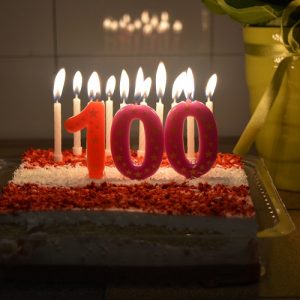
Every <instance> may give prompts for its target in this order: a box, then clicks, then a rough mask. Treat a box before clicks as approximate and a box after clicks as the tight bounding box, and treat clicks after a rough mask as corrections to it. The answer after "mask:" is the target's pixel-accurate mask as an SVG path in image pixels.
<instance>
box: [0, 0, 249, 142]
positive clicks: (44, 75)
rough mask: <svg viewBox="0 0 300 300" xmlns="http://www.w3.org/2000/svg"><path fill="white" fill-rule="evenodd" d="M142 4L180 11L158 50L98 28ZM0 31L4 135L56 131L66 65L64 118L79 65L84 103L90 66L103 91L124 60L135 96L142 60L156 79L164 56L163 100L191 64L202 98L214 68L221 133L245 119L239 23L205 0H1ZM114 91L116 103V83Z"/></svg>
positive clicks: (235, 130)
mask: <svg viewBox="0 0 300 300" xmlns="http://www.w3.org/2000/svg"><path fill="white" fill-rule="evenodd" d="M128 7H130V8H131V9H128ZM143 8H147V9H150V10H154V11H161V10H169V11H170V13H171V15H172V14H173V15H174V16H176V17H179V18H182V19H183V21H184V24H186V26H185V29H184V31H183V33H182V36H181V39H182V40H181V41H179V42H178V41H177V44H176V43H175V44H172V43H171V47H169V49H161V50H157V51H156V49H154V50H151V49H150V50H149V49H148V48H147V46H146V50H145V49H143V50H141V51H139V50H138V51H137V52H136V53H134V51H128V49H127V50H126V49H123V50H122V49H121V48H120V44H119V45H117V47H116V48H115V50H113V49H108V48H107V47H106V44H105V43H106V41H105V36H103V33H101V30H102V26H101V22H102V21H101V20H102V19H103V18H104V16H106V15H111V14H116V16H119V15H121V14H123V13H126V12H131V11H132V13H138V12H139V11H142V9H143ZM0 38H1V39H0V40H1V42H0V82H1V84H0V86H1V97H0V99H1V100H0V101H1V102H0V103H1V104H0V105H1V106H0V122H1V126H0V139H7V138H51V137H52V136H53V134H52V131H53V129H52V124H53V121H52V120H53V116H52V110H53V108H52V104H53V102H52V88H53V79H54V75H55V73H56V71H57V70H58V69H59V68H60V67H62V66H64V67H65V68H66V71H67V78H66V83H65V87H64V91H63V96H62V110H63V119H66V118H67V117H68V116H70V115H71V110H72V105H71V102H72V101H71V100H72V98H73V93H72V77H73V74H74V73H75V71H76V70H77V69H79V70H81V72H82V73H83V76H84V87H83V90H82V93H81V98H82V100H83V102H84V103H86V102H87V100H86V81H87V79H88V77H89V75H90V73H91V72H92V71H93V70H97V71H98V72H99V74H100V76H101V81H102V91H104V89H105V87H104V84H105V81H106V79H107V78H108V77H109V76H110V75H111V74H114V75H116V76H117V81H118V80H119V77H120V73H121V70H122V68H126V69H127V71H128V74H129V77H130V79H131V83H132V84H131V91H130V96H131V98H132V95H133V89H134V87H133V82H134V81H135V75H136V71H137V69H138V67H139V66H140V65H141V66H142V67H143V69H144V72H145V74H146V75H147V76H151V77H152V79H155V72H156V68H157V64H158V63H159V61H161V60H162V61H164V63H165V65H166V68H167V72H168V83H167V84H168V86H167V90H166V97H165V99H164V103H165V105H166V107H169V106H170V103H171V100H170V96H171V88H172V84H173V81H174V79H175V77H176V76H177V75H178V74H179V73H180V72H181V71H182V70H184V69H186V68H187V67H191V68H192V69H193V72H194V76H195V81H196V91H195V96H196V98H200V99H204V89H205V85H206V82H207V79H208V78H209V76H210V75H211V74H212V72H216V73H217V74H218V77H219V81H218V86H217V89H216V92H215V96H214V99H213V100H214V103H215V116H216V119H217V123H218V128H219V133H220V135H221V136H237V135H239V134H240V133H241V131H242V129H243V127H244V126H245V124H246V122H247V119H248V94H247V89H246V83H245V76H244V66H243V43H242V28H241V27H240V25H239V24H236V23H235V22H233V21H231V20H230V19H229V18H227V17H226V16H212V15H211V14H210V13H209V12H208V11H207V10H206V9H205V8H204V7H203V6H202V4H201V1H200V0H186V1H172V0H168V1H167V0H166V1H158V0H152V1H148V0H143V1H141V0H110V1H109V0H43V1H40V0H2V1H1V3H0ZM175 42H176V41H175ZM121 45H123V44H122V43H121ZM172 45H173V46H172ZM129 46H130V45H129ZM154 48H155V46H154ZM126 51H127V52H126ZM120 53H121V54H120ZM102 96H103V97H104V93H102ZM113 98H114V100H115V109H117V108H118V105H119V104H118V103H119V101H120V100H119V91H118V89H117V91H116V92H115V95H114V97H113ZM155 101H156V100H155V88H154V87H152V91H151V94H150V97H149V100H148V103H149V105H151V106H152V107H154V104H155ZM63 134H64V136H65V137H69V135H68V134H67V133H66V132H64V133H63Z"/></svg>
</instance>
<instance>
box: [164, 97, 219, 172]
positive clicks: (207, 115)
mask: <svg viewBox="0 0 300 300" xmlns="http://www.w3.org/2000/svg"><path fill="white" fill-rule="evenodd" d="M189 116H192V117H194V118H195V119H196V122H197V124H198V130H199V132H198V133H199V134H198V136H199V152H198V156H197V160H196V162H195V163H191V162H190V161H189V160H188V159H187V158H186V156H185V150H184V143H183V128H184V121H185V119H186V118H187V117H189ZM165 147H166V152H167V155H168V160H169V162H170V164H171V166H172V167H173V168H174V169H175V171H177V172H178V173H180V174H182V175H184V176H185V177H187V178H191V177H199V176H201V175H203V174H205V173H206V172H207V171H208V170H210V168H211V167H212V165H213V164H214V162H215V160H216V157H217V148H218V134H217V127H216V122H215V119H214V117H213V114H212V113H211V111H210V110H209V109H208V108H207V107H206V106H205V105H204V104H202V103H201V102H199V101H193V102H192V101H191V100H187V101H182V102H180V103H178V104H177V105H176V106H175V107H174V108H172V109H171V110H170V111H169V114H168V116H167V119H166V124H165Z"/></svg>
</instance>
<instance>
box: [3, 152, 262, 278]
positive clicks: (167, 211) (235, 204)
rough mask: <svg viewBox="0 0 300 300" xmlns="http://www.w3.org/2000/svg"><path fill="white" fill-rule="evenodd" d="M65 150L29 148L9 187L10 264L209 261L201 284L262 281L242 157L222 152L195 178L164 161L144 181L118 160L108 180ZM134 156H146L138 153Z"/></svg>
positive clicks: (6, 189)
mask: <svg viewBox="0 0 300 300" xmlns="http://www.w3.org/2000/svg"><path fill="white" fill-rule="evenodd" d="M63 156H64V161H63V162H54V161H53V151H52V150H38V149H30V150H28V151H27V152H26V153H25V154H24V156H23V159H22V163H21V165H20V166H19V167H18V168H17V169H16V170H15V172H14V175H13V178H12V180H11V181H10V182H9V183H8V184H7V185H6V186H5V187H4V188H3V190H2V194H1V198H0V212H1V214H0V225H2V227H3V228H5V229H6V230H7V231H6V236H7V233H9V232H10V230H12V231H13V232H14V233H13V237H12V238H11V239H9V241H10V242H7V241H8V239H5V241H6V242H7V243H8V245H6V247H8V248H9V249H10V250H9V251H5V253H0V254H1V255H0V258H1V262H2V263H3V262H5V263H6V264H7V263H9V262H12V261H13V264H16V263H21V265H24V264H25V265H27V264H29V265H32V264H33V265H36V264H41V265H44V264H47V265H48V264H49V262H51V263H50V264H52V263H53V264H58V265H61V264H62V265H74V264H75V265H78V264H79V265H106V264H107V263H108V264H110V265H113V266H122V267H123V268H124V267H126V266H127V267H128V265H130V266H132V265H133V266H135V267H138V269H139V267H141V266H145V265H148V264H149V263H150V265H151V267H153V266H154V267H155V268H157V267H158V266H164V268H169V267H172V268H173V267H174V266H176V267H188V268H193V267H195V266H197V267H199V266H201V268H200V269H201V270H202V271H203V270H206V271H205V272H206V275H205V276H204V277H202V276H200V277H199V278H198V279H197V280H198V281H201V280H204V281H205V280H210V281H211V280H212V281H217V282H218V283H224V282H226V283H228V282H229V283H230V282H252V281H256V280H257V279H258V277H259V263H258V256H257V244H256V232H257V224H256V221H255V209H254V205H253V202H252V200H251V196H250V192H249V186H248V182H247V176H246V174H245V172H244V170H243V163H242V162H241V159H240V157H238V156H236V155H232V154H221V153H219V154H218V156H217V160H216V162H215V164H214V166H213V167H212V168H211V170H210V171H209V172H208V173H207V174H206V175H204V176H202V177H199V178H193V179H189V180H187V179H186V178H185V177H183V176H182V175H179V174H178V173H176V172H175V171H174V170H173V169H172V168H171V167H170V165H169V162H168V160H167V158H165V157H164V159H163V160H162V162H161V166H160V168H159V170H158V171H157V172H156V173H155V174H154V175H153V176H151V177H150V178H147V179H145V180H142V181H139V180H129V179H128V178H126V177H124V176H123V175H121V174H120V172H118V170H117V169H116V168H115V166H114V162H113V160H112V159H111V157H108V158H107V159H106V163H105V173H104V174H105V175H104V177H103V178H102V179H98V180H92V179H90V178H89V177H88V170H87V167H86V157H85V153H83V154H82V155H80V156H75V155H73V154H72V152H71V151H68V150H66V151H63ZM132 159H133V161H134V162H135V163H139V162H141V160H142V158H138V157H137V155H136V153H134V152H133V153H132ZM16 227H17V228H18V229H19V230H20V232H19V234H20V235H21V237H20V236H18V235H17V237H16ZM72 228H73V230H72ZM75 228H76V229H75ZM91 228H92V229H91ZM1 237H2V238H3V235H1ZM20 240H22V242H21V244H20ZM83 241H84V242H83ZM1 243H2V244H3V243H4V244H5V242H4V240H3V239H1V238H0V248H1V245H2V244H1ZM10 243H12V244H10ZM12 245H14V246H12ZM58 245H59V246H58ZM58 247H60V250H58V249H57V248H58ZM74 247H75V249H76V250H74ZM24 248H26V249H27V253H26V251H25V253H26V254H24ZM20 249H21V250H20ZM28 249H30V250H28ZM103 249H106V251H104V250H103ZM10 251H12V253H10ZM0 252H1V251H0ZM86 252H88V255H86ZM83 253H85V254H84V255H83ZM220 266H222V267H220ZM223 266H226V268H227V271H228V272H231V275H229V276H228V274H227V275H226V276H225V277H224V276H223V275H222V274H223V272H224V268H223ZM198 270H199V268H198ZM190 271H191V270H190V269H189V272H190ZM118 272H119V271H118ZM192 273H193V272H192ZM118 274H119V273H118ZM220 274H221V275H220ZM242 274H243V275H242ZM198 275H199V274H198ZM198 275H197V276H198ZM114 278H115V277H114ZM180 278H181V277H180ZM181 279H182V278H181ZM182 280H183V279H182Z"/></svg>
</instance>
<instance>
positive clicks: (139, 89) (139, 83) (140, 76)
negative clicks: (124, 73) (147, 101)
mask: <svg viewBox="0 0 300 300" xmlns="http://www.w3.org/2000/svg"><path fill="white" fill-rule="evenodd" d="M143 85H144V73H143V69H142V68H141V67H139V69H138V72H137V74H136V80H135V91H134V97H135V98H136V99H137V100H140V98H141V97H142V93H143Z"/></svg>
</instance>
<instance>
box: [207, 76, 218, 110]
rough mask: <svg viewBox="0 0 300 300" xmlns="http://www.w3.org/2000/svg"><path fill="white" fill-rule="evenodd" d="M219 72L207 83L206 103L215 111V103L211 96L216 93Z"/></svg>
mask: <svg viewBox="0 0 300 300" xmlns="http://www.w3.org/2000/svg"><path fill="white" fill-rule="evenodd" d="M217 79H218V78H217V74H213V75H212V76H211V77H210V78H209V80H208V82H207V85H206V89H205V94H206V102H205V105H206V106H207V107H208V108H209V109H210V111H211V112H213V111H214V103H213V102H212V101H211V98H212V96H213V94H214V91H215V88H216V85H217Z"/></svg>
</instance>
